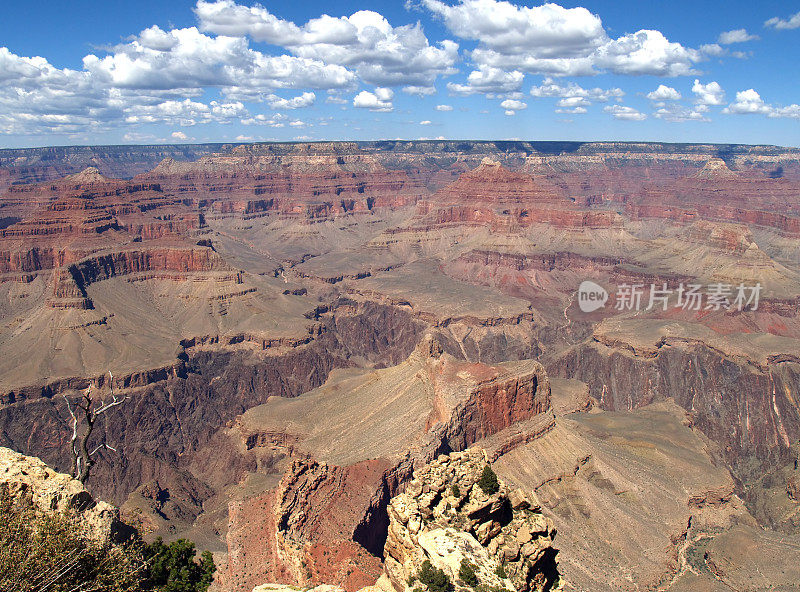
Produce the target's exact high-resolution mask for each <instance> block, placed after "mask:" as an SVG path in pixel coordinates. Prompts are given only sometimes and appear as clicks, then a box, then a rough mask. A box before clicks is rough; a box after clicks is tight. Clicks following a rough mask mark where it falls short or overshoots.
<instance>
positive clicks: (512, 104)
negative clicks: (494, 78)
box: [500, 99, 528, 111]
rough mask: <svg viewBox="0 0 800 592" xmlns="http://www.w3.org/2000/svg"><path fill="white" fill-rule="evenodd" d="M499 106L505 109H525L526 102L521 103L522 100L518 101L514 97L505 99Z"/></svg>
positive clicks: (526, 106)
mask: <svg viewBox="0 0 800 592" xmlns="http://www.w3.org/2000/svg"><path fill="white" fill-rule="evenodd" d="M500 106H501V107H502V108H503V109H505V110H506V111H522V110H523V109H527V108H528V105H527V103H523V102H522V101H518V100H516V99H506V100H505V101H503V102H502V103H500Z"/></svg>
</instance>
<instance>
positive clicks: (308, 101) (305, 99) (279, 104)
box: [265, 92, 317, 109]
mask: <svg viewBox="0 0 800 592" xmlns="http://www.w3.org/2000/svg"><path fill="white" fill-rule="evenodd" d="M265 100H266V101H267V104H268V105H269V106H270V108H272V109H302V108H303V107H310V106H311V105H313V104H314V101H316V100H317V95H315V94H314V93H313V92H304V93H303V94H302V95H298V96H296V97H292V98H291V99H284V98H282V97H279V96H278V95H274V94H271V95H267V96H266V97H265Z"/></svg>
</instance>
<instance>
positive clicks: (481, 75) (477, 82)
mask: <svg viewBox="0 0 800 592" xmlns="http://www.w3.org/2000/svg"><path fill="white" fill-rule="evenodd" d="M524 78H525V75H524V74H523V73H522V72H519V71H516V70H515V71H513V72H506V71H504V70H501V69H500V68H492V67H491V66H481V67H480V68H479V69H478V70H473V71H472V72H470V73H469V76H467V83H466V84H457V83H455V82H448V83H447V90H448V91H450V93H451V94H454V95H471V94H475V93H509V92H514V91H517V90H519V88H520V87H521V86H522V81H523V79H524Z"/></svg>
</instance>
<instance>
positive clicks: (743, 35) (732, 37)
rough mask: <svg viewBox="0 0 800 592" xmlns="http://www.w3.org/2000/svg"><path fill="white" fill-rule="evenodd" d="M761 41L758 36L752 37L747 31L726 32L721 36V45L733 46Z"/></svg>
mask: <svg viewBox="0 0 800 592" xmlns="http://www.w3.org/2000/svg"><path fill="white" fill-rule="evenodd" d="M757 39H759V36H758V35H751V34H750V33H748V32H747V29H734V30H733V31H725V32H724V33H720V34H719V39H718V41H719V43H721V44H722V45H731V44H733V43H745V42H746V41H755V40H757Z"/></svg>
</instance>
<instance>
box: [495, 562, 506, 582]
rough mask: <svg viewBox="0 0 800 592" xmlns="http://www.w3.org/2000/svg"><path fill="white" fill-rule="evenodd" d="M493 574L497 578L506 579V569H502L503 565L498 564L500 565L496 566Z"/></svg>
mask: <svg viewBox="0 0 800 592" xmlns="http://www.w3.org/2000/svg"><path fill="white" fill-rule="evenodd" d="M494 574H495V575H496V576H497V577H498V578H501V579H505V578H506V577H507V576H506V568H505V567H503V565H502V564H500V565H498V566H497V569H495V570H494Z"/></svg>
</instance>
